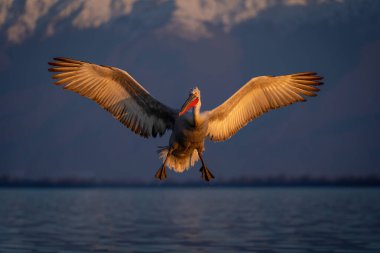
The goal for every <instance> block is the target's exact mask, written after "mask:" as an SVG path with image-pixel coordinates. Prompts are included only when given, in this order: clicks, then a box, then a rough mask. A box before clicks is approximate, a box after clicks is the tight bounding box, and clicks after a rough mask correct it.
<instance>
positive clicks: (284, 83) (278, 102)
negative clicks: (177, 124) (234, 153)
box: [206, 72, 322, 141]
mask: <svg viewBox="0 0 380 253" xmlns="http://www.w3.org/2000/svg"><path fill="white" fill-rule="evenodd" d="M321 80H322V77H320V76H317V73H315V72H303V73H297V74H292V75H285V76H277V77H273V76H260V77H255V78H253V79H251V80H250V81H249V82H248V83H246V84H245V85H244V86H243V87H242V88H240V89H239V90H238V91H237V92H236V93H235V94H234V95H232V96H231V97H230V98H229V99H227V100H226V101H225V102H224V103H223V104H221V105H220V106H218V107H217V108H215V109H214V110H212V111H209V112H206V113H207V114H208V116H209V122H208V133H207V135H208V137H209V138H210V139H211V140H213V141H224V140H227V139H229V138H230V137H231V136H233V135H234V134H235V133H237V132H238V131H239V130H240V129H241V128H242V127H244V126H245V125H247V124H248V123H249V122H250V121H251V120H253V119H255V118H257V117H259V116H260V115H262V114H263V113H265V112H267V111H269V110H271V109H276V108H279V107H283V106H287V105H290V104H293V103H295V102H301V101H306V100H305V98H304V96H309V97H314V96H316V95H317V94H316V93H315V92H318V91H319V89H318V88H317V87H315V86H318V85H321V84H322V82H321Z"/></svg>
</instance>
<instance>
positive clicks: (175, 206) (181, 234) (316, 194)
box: [0, 187, 380, 253]
mask: <svg viewBox="0 0 380 253" xmlns="http://www.w3.org/2000/svg"><path fill="white" fill-rule="evenodd" d="M94 251H98V252H292V253H297V252H380V189H379V188H323V187H321V188H306V187H305V188H303V187H299V188H297V187H295V188H285V187H284V188H280V187H273V188H270V187H263V188H248V187H247V188H228V187H226V188H223V187H210V188H208V187H206V188H196V187H194V188H179V187H173V188H160V187H146V188H119V189H112V188H88V189H81V188H73V189H56V188H52V189H50V188H37V189H33V188H20V189H13V188H3V189H0V252H10V253H12V252H94Z"/></svg>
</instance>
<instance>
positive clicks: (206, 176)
mask: <svg viewBox="0 0 380 253" xmlns="http://www.w3.org/2000/svg"><path fill="white" fill-rule="evenodd" d="M197 151H198V156H199V158H200V159H201V162H202V168H200V170H199V171H200V172H201V173H202V178H203V179H204V180H206V181H210V180H211V179H214V178H215V177H214V175H213V174H212V173H211V171H210V170H209V169H207V167H206V165H205V162H204V161H203V157H202V154H201V152H200V151H199V150H197Z"/></svg>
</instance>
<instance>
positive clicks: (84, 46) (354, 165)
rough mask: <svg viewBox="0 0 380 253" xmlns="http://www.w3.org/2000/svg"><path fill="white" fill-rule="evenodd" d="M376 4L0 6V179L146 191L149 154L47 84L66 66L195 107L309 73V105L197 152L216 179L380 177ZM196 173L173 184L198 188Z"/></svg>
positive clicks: (95, 111) (47, 2) (142, 142)
mask: <svg viewBox="0 0 380 253" xmlns="http://www.w3.org/2000/svg"><path fill="white" fill-rule="evenodd" d="M379 13H380V2H379V1H375V0H373V1H364V0H363V1H343V0H341V1H311V0H310V1H303V0H283V1H272V0H268V1H214V0H210V1H195V0H194V1H137V0H127V1H83V2H82V1H51V0H44V1H7V0H5V1H4V0H3V1H0V80H1V85H0V133H1V134H0V175H2V174H7V175H13V176H24V177H35V178H40V177H86V178H112V179H115V178H117V179H125V180H135V179H139V180H144V181H150V180H153V175H154V173H155V171H156V170H157V169H158V168H159V166H160V163H161V161H160V160H159V159H158V155H157V154H156V148H157V146H160V145H167V142H168V137H169V135H166V136H164V137H163V138H157V139H149V140H146V139H143V138H141V137H139V136H136V135H134V134H133V133H132V132H131V131H130V130H129V129H127V128H125V127H124V126H123V125H122V124H120V123H119V122H118V121H116V120H114V119H113V118H112V116H111V115H110V114H108V113H107V112H106V111H104V110H102V109H101V108H100V107H99V106H97V105H96V104H95V103H94V102H92V101H90V100H87V99H85V98H82V97H80V96H79V95H77V94H74V93H72V92H69V91H64V90H62V89H61V88H60V87H56V86H54V85H53V84H52V83H53V81H52V80H51V78H50V76H51V74H50V73H48V72H47V68H48V65H47V62H48V61H50V60H51V59H52V58H53V57H56V56H64V57H72V58H76V59H80V60H85V61H90V62H94V63H98V64H104V65H112V66H116V67H119V68H122V69H125V70H127V71H128V72H129V73H130V74H131V75H132V76H134V77H135V79H137V80H138V81H139V82H140V83H141V84H142V85H143V86H144V87H145V88H146V89H147V90H149V91H150V93H151V94H152V95H153V96H155V97H156V98H157V99H159V100H160V101H162V102H164V103H166V104H167V105H169V106H171V107H180V106H181V105H182V103H183V102H184V100H185V99H186V98H187V96H188V91H189V90H190V88H192V87H194V86H198V87H199V88H200V90H201V92H202V108H203V109H212V108H213V107H215V106H217V105H219V104H220V103H222V102H223V101H224V100H225V99H227V98H228V97H229V96H230V95H232V94H233V93H234V92H235V91H236V90H237V89H239V88H240V87H241V86H242V85H243V84H244V83H245V82H246V81H248V80H249V79H250V78H252V77H254V76H259V75H281V74H288V73H295V72H302V71H316V72H318V73H320V75H322V76H324V77H325V85H324V86H323V87H321V92H320V93H319V94H318V97H316V98H311V99H309V100H308V102H306V103H298V104H295V105H291V106H289V107H286V108H283V109H280V110H276V111H271V112H269V113H267V114H264V115H263V116H262V117H260V118H259V119H257V120H255V121H253V122H251V123H250V124H249V125H247V126H246V127H245V128H244V129H243V130H241V131H240V132H239V133H238V134H236V135H235V136H234V137H233V138H232V139H230V140H229V141H227V142H224V143H211V142H209V141H208V142H207V143H206V153H205V155H204V158H205V160H206V163H207V164H208V167H209V168H210V170H211V171H212V172H213V173H214V174H215V176H216V177H217V178H222V179H232V178H236V177H244V176H249V177H255V176H270V175H285V176H300V175H311V176H328V177H331V176H351V175H363V176H364V175H369V174H377V175H380V130H379V129H380V106H379V102H378V93H380V83H379V81H378V72H379V70H380V15H379ZM199 167H200V164H197V165H196V166H195V167H194V168H192V169H191V170H190V171H188V172H185V174H184V175H180V176H175V175H174V173H170V172H169V175H168V176H169V177H171V178H175V179H181V178H184V179H196V178H199V177H200V173H199V171H198V169H199Z"/></svg>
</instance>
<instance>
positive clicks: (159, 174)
mask: <svg viewBox="0 0 380 253" xmlns="http://www.w3.org/2000/svg"><path fill="white" fill-rule="evenodd" d="M170 154H171V152H170V150H169V152H168V154H167V155H166V158H165V161H164V163H163V164H162V165H161V167H160V168H159V169H158V170H157V172H156V174H155V175H154V176H155V177H156V178H157V179H159V180H164V179H165V178H166V161H167V160H168V157H169V155H170Z"/></svg>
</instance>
